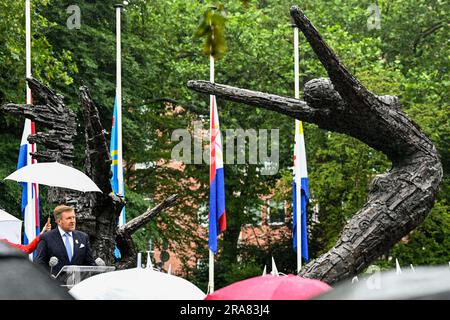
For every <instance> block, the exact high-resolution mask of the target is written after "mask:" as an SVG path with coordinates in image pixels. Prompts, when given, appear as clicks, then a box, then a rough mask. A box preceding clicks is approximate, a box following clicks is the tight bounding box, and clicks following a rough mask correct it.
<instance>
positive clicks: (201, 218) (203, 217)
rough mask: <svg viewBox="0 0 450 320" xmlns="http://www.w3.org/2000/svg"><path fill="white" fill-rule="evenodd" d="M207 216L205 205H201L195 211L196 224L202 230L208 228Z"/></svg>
mask: <svg viewBox="0 0 450 320" xmlns="http://www.w3.org/2000/svg"><path fill="white" fill-rule="evenodd" d="M208 215H209V211H208V206H207V205H206V203H203V204H201V205H200V207H199V208H198V211H197V220H198V224H199V225H200V226H202V227H203V228H207V227H208V226H209V221H208Z"/></svg>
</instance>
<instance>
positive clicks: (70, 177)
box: [5, 162, 102, 192]
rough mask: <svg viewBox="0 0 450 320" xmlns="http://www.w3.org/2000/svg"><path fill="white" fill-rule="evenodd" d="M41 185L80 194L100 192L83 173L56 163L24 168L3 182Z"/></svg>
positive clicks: (42, 163)
mask: <svg viewBox="0 0 450 320" xmlns="http://www.w3.org/2000/svg"><path fill="white" fill-rule="evenodd" d="M6 179H8V180H15V181H18V182H29V183H37V184H43V185H47V186H50V187H61V188H67V189H73V190H78V191H82V192H88V191H94V192H102V191H101V190H100V188H99V187H98V186H97V185H96V184H95V183H94V181H92V180H91V179H90V178H89V177H88V176H87V175H85V174H84V173H83V172H81V171H79V170H77V169H75V168H72V167H69V166H66V165H63V164H60V163H58V162H41V163H36V164H31V165H28V166H25V167H23V168H21V169H19V170H17V171H16V172H14V173H12V174H10V175H9V176H7V177H6V178H5V180H6Z"/></svg>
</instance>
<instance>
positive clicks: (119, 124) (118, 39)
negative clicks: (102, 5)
mask: <svg viewBox="0 0 450 320" xmlns="http://www.w3.org/2000/svg"><path fill="white" fill-rule="evenodd" d="M114 7H115V8H116V63H117V66H116V73H117V74H116V99H117V135H118V143H117V167H118V173H117V176H118V182H119V190H118V191H119V195H122V196H123V194H124V184H123V159H122V45H121V42H122V35H121V32H122V31H121V13H122V8H123V5H121V4H116V5H115V6H114ZM122 214H123V210H122ZM122 214H121V215H122ZM121 218H122V217H121Z"/></svg>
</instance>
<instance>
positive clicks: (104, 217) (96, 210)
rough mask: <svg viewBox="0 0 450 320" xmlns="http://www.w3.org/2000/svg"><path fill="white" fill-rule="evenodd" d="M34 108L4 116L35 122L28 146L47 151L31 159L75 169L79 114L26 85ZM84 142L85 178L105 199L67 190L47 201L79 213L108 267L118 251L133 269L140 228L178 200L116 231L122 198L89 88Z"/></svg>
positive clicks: (83, 91)
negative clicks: (113, 180)
mask: <svg viewBox="0 0 450 320" xmlns="http://www.w3.org/2000/svg"><path fill="white" fill-rule="evenodd" d="M27 81H28V85H29V86H30V88H31V91H32V93H33V97H34V98H35V101H37V102H38V103H37V104H36V105H18V104H7V105H5V106H3V107H2V110H3V111H6V112H9V113H12V114H17V115H22V116H25V117H26V118H28V119H30V120H32V121H35V122H36V123H37V125H38V127H39V128H40V129H45V128H46V129H47V132H37V133H36V134H35V135H30V136H29V137H28V141H29V142H30V143H37V144H39V145H40V147H43V148H44V149H43V150H42V151H41V148H39V150H40V151H38V152H35V153H33V154H32V157H33V158H34V159H36V160H38V161H39V162H51V161H58V162H60V163H63V164H66V165H69V166H72V163H73V159H74V146H73V142H74V139H75V135H76V133H77V130H76V128H77V122H76V116H75V114H74V113H73V112H72V111H71V110H70V109H68V108H67V107H66V106H65V104H64V101H63V97H62V96H61V95H58V94H56V93H55V92H54V91H52V90H51V89H49V88H47V87H46V86H44V85H43V84H41V83H40V82H38V81H37V80H35V79H27ZM80 101H81V108H82V112H83V120H84V125H85V139H86V160H85V168H86V170H85V171H86V174H87V175H88V176H89V177H90V178H91V179H92V180H93V181H94V182H95V183H96V184H97V185H98V187H99V188H100V190H102V193H97V192H96V193H81V192H78V191H74V190H69V189H61V188H49V195H48V199H49V201H50V202H52V203H65V204H68V205H71V206H73V207H74V208H75V210H76V212H77V228H78V229H80V230H82V231H84V232H86V233H87V234H88V235H89V237H90V241H91V245H92V249H93V254H94V256H95V257H101V258H102V259H103V260H105V262H106V263H107V264H108V265H112V264H114V263H115V258H114V248H115V245H116V244H117V247H118V248H119V249H120V251H121V259H120V261H118V262H117V266H118V267H119V268H127V267H131V266H133V265H135V261H136V260H135V258H136V248H135V244H134V242H133V240H132V238H131V236H132V234H133V233H134V232H135V231H137V230H138V228H139V227H141V226H142V225H144V224H145V223H147V222H149V221H150V220H151V219H152V218H154V217H155V216H156V215H158V214H159V213H160V212H161V211H163V210H164V209H166V208H169V207H171V206H173V205H174V203H175V201H176V198H177V196H176V195H172V196H170V197H168V198H167V199H165V200H164V201H163V202H161V203H160V204H159V205H157V206H156V207H154V208H151V209H148V210H147V212H145V213H144V214H142V215H140V216H139V217H136V218H135V219H133V220H131V221H129V222H128V223H127V224H125V225H124V226H121V227H118V226H117V223H118V219H119V215H120V212H121V210H122V208H123V206H124V204H125V201H124V200H123V198H121V197H119V196H117V195H115V194H114V193H113V191H112V187H111V183H110V178H111V157H110V153H109V148H108V143H107V139H106V136H105V130H104V129H103V126H102V124H101V122H100V117H99V114H98V110H97V107H96V106H95V103H94V102H93V100H92V98H91V96H90V93H89V90H88V88H87V87H86V86H82V87H81V88H80Z"/></svg>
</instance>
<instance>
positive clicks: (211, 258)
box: [208, 55, 215, 294]
mask: <svg viewBox="0 0 450 320" xmlns="http://www.w3.org/2000/svg"><path fill="white" fill-rule="evenodd" d="M214 73H215V68H214V57H213V56H212V55H210V56H209V81H210V82H211V83H214V81H215V79H214ZM213 100H214V96H213V95H210V96H209V109H210V110H209V121H210V122H212V121H213V118H212V117H213V111H212V108H213ZM210 134H213V133H212V132H211V133H210ZM213 148H214V146H213V145H212V144H211V143H210V150H209V159H210V163H211V155H212V150H213ZM211 293H214V252H212V250H211V249H209V284H208V294H211Z"/></svg>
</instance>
